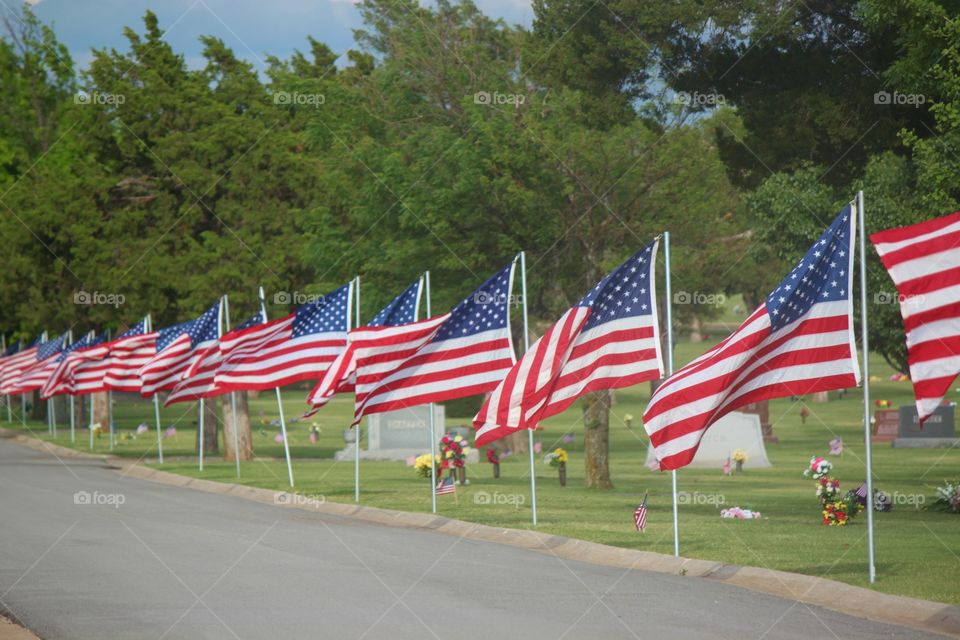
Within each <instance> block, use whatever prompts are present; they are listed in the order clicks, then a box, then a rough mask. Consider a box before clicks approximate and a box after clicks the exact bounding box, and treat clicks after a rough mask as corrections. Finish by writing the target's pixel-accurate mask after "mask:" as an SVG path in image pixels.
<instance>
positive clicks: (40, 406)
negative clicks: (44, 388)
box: [30, 391, 47, 420]
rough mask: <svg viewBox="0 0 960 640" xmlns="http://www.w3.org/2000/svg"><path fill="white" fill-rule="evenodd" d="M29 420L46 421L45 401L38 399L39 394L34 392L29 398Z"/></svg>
mask: <svg viewBox="0 0 960 640" xmlns="http://www.w3.org/2000/svg"><path fill="white" fill-rule="evenodd" d="M30 407H31V408H30V419H31V420H46V419H47V401H46V400H41V399H40V392H39V391H34V392H33V394H32V395H31V396H30Z"/></svg>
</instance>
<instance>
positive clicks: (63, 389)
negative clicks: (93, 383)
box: [40, 332, 109, 400]
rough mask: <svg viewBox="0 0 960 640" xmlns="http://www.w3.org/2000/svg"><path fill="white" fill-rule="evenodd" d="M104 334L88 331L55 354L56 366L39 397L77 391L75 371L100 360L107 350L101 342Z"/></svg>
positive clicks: (104, 339)
mask: <svg viewBox="0 0 960 640" xmlns="http://www.w3.org/2000/svg"><path fill="white" fill-rule="evenodd" d="M105 341H106V336H104V335H100V336H95V335H94V333H93V332H90V333H89V334H87V335H86V336H84V337H83V338H82V339H80V340H77V341H76V342H74V343H73V344H71V345H70V346H68V347H67V348H65V349H64V350H63V351H62V352H61V353H60V355H59V356H57V367H56V369H54V370H53V373H52V374H51V375H50V378H49V379H48V380H47V382H46V384H44V385H43V388H42V389H41V390H40V397H41V398H43V399H44V400H46V399H47V398H50V397H52V396H56V395H62V394H70V395H75V394H76V393H77V387H78V385H77V379H76V375H75V374H76V371H77V369H78V368H80V367H81V366H82V365H84V364H87V363H90V362H96V361H98V360H102V359H103V358H104V357H105V356H106V354H107V353H108V352H109V348H108V347H107V346H106V345H104V344H103V343H104V342H105Z"/></svg>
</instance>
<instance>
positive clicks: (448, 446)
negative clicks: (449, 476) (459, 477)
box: [440, 433, 470, 469]
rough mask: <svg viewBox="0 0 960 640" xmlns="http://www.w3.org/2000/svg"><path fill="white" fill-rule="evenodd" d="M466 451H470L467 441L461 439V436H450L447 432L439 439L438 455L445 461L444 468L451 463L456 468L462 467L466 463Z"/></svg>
mask: <svg viewBox="0 0 960 640" xmlns="http://www.w3.org/2000/svg"><path fill="white" fill-rule="evenodd" d="M468 453H470V447H468V446H467V441H466V440H464V439H463V436H459V435H458V436H452V437H451V435H450V434H449V433H448V434H447V435H445V436H443V438H441V439H440V455H441V456H442V458H443V460H444V462H446V464H445V465H443V468H444V469H447V468H449V467H450V466H451V465H452V466H454V467H456V468H457V469H459V468H461V467H463V466H464V465H466V464H467V454H468Z"/></svg>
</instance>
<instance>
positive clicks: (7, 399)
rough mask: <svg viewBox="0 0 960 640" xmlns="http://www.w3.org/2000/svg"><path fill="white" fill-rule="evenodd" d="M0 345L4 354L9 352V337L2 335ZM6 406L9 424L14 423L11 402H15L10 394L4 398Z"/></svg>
mask: <svg viewBox="0 0 960 640" xmlns="http://www.w3.org/2000/svg"><path fill="white" fill-rule="evenodd" d="M0 345H2V348H3V352H4V353H6V352H7V336H5V335H0ZM3 399H4V401H5V402H4V404H6V405H7V422H13V407H11V406H10V403H11V401H12V400H13V399H12V398H11V397H10V394H7V395H5V396H4V397H3Z"/></svg>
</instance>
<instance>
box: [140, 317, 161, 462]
mask: <svg viewBox="0 0 960 640" xmlns="http://www.w3.org/2000/svg"><path fill="white" fill-rule="evenodd" d="M143 330H144V331H146V332H147V333H150V332H151V331H153V318H152V317H151V316H150V314H149V313H148V314H147V317H146V318H144V323H143ZM153 417H154V418H155V420H156V423H157V460H158V461H159V463H160V464H163V433H162V432H161V427H160V398H159V397H158V396H157V394H156V393H154V394H153Z"/></svg>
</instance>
